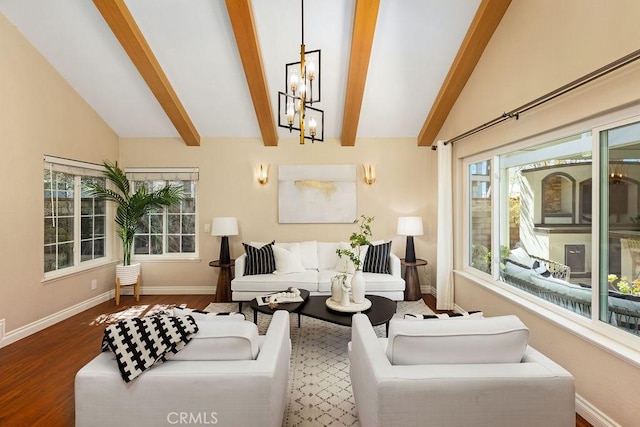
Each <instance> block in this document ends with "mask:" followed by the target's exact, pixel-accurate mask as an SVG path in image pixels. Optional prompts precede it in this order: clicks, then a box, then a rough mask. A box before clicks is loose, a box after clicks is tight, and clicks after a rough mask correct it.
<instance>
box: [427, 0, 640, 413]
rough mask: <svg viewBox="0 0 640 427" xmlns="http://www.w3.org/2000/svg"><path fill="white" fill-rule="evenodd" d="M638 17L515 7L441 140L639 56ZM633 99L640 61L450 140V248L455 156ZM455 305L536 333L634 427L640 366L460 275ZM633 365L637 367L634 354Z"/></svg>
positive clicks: (458, 194)
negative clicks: (510, 317)
mask: <svg viewBox="0 0 640 427" xmlns="http://www.w3.org/2000/svg"><path fill="white" fill-rule="evenodd" d="M638 16H640V2H637V1H635V0H612V1H602V0H590V1H584V0H566V1H561V2H558V1H555V0H537V1H524V0H514V1H513V2H512V3H511V5H510V7H509V9H508V10H507V13H506V15H505V16H504V18H503V20H502V22H501V23H500V26H499V27H498V29H497V31H496V32H495V34H494V36H493V38H492V39H491V42H490V43H489V45H488V46H487V49H486V51H485V53H484V55H483V57H482V58H481V60H480V62H479V63H478V65H477V67H476V69H475V70H474V73H473V75H472V76H471V78H470V79H469V81H468V83H467V85H466V87H465V88H464V91H463V92H462V94H461V96H460V97H459V99H458V101H457V103H456V105H455V106H454V108H453V110H452V112H451V114H450V116H449V117H448V119H447V121H446V123H445V125H444V127H443V129H442V131H441V132H440V134H439V136H438V139H448V138H452V137H454V136H456V135H458V134H460V133H462V132H464V131H466V130H468V129H471V128H473V127H475V126H478V125H480V124H482V123H484V122H486V121H488V120H491V119H493V118H495V117H498V116H499V115H500V114H502V112H503V111H509V110H511V109H514V108H516V107H519V106H521V105H523V104H525V103H526V102H528V101H531V100H533V99H535V98H537V97H538V96H541V95H543V94H545V93H548V92H550V91H552V90H553V89H555V88H557V87H560V86H562V85H563V84H565V83H568V82H570V81H572V80H574V79H576V78H578V77H581V76H583V75H585V74H587V73H589V72H591V71H593V70H595V69H597V68H599V67H602V66H604V65H606V64H608V63H610V62H612V61H614V60H616V59H618V58H620V57H622V56H624V55H626V54H628V53H631V52H633V51H635V50H636V49H638V47H639V46H638V40H640V26H638V25H637V17H638ZM639 94H640V64H633V65H630V66H628V67H626V68H624V69H622V70H619V71H617V72H615V73H613V74H610V75H609V76H607V77H604V78H603V79H601V80H598V81H597V82H595V83H592V84H590V85H588V86H585V87H583V88H581V89H579V90H578V91H576V92H574V93H571V94H569V95H565V96H563V97H561V98H558V99H557V100H555V101H553V102H551V103H549V104H546V105H545V106H542V107H540V108H538V109H536V110H533V111H531V112H528V113H525V114H523V115H522V116H521V117H520V119H519V120H517V121H516V120H511V121H508V122H505V123H503V124H500V125H498V126H495V127H494V128H492V129H491V130H488V131H485V132H482V133H479V134H477V135H474V136H473V137H470V138H467V139H465V140H462V141H460V142H458V143H456V144H455V145H454V159H456V160H454V171H455V172H454V173H455V184H454V188H455V193H454V200H455V201H454V204H455V207H454V210H455V214H454V215H455V227H454V228H455V235H456V238H455V241H456V242H460V241H461V238H462V236H463V230H464V224H463V220H462V218H463V213H464V212H463V206H464V204H463V194H462V189H463V182H462V180H461V176H462V171H461V159H463V158H464V157H466V156H470V155H473V154H476V153H480V152H482V151H484V150H488V149H491V148H496V147H498V146H502V145H505V144H508V143H511V142H515V141H518V140H520V139H522V138H527V137H532V136H535V135H537V134H540V133H543V132H549V131H552V130H554V129H557V128H558V127H562V126H566V125H567V124H571V123H574V122H576V121H580V120H584V119H586V118H589V117H591V116H594V115H599V114H604V113H606V112H611V111H612V110H615V109H620V108H622V107H625V106H629V105H630V104H631V105H632V104H638V103H639V101H640V98H639ZM621 118H622V117H621ZM433 176H434V179H435V175H433ZM432 214H433V215H435V211H433V212H432ZM455 265H456V268H458V269H460V268H461V267H462V245H460V244H458V245H456V247H455ZM455 301H456V303H457V304H458V305H460V306H461V307H463V308H466V309H482V310H484V311H485V313H487V314H490V315H497V314H504V313H514V314H517V315H518V316H520V317H521V318H522V319H523V320H524V321H525V323H526V324H527V325H528V326H529V327H530V329H531V331H532V344H533V345H534V346H536V347H537V348H538V349H540V350H541V351H542V352H544V353H546V354H547V355H549V356H550V357H552V358H553V359H555V360H557V361H558V362H560V363H561V364H562V365H563V366H564V367H566V368H567V369H569V370H570V371H571V372H572V373H573V375H574V376H575V378H576V386H577V393H578V394H579V395H580V396H581V397H582V398H584V399H586V401H587V402H590V404H592V405H594V406H595V407H596V408H597V409H598V410H600V411H602V412H603V413H604V414H605V416H608V417H610V419H612V420H615V421H616V422H618V423H620V424H621V425H636V424H637V405H636V404H635V398H634V396H635V395H636V393H637V388H638V384H640V369H639V368H638V366H637V365H635V364H631V363H629V362H626V361H625V360H623V359H621V358H619V357H616V356H615V355H614V354H612V353H611V352H608V351H605V350H603V349H601V348H600V347H597V346H595V345H594V344H592V343H590V342H589V341H587V340H585V339H584V338H581V337H580V336H578V335H575V334H573V333H571V332H569V331H567V330H566V329H564V328H561V327H559V326H558V325H557V324H556V323H554V322H551V321H550V320H547V319H546V318H543V317H541V316H539V315H536V314H535V313H534V312H532V311H530V310H528V309H526V308H525V307H523V306H521V305H518V304H515V303H513V302H510V301H509V300H508V299H507V298H505V297H503V296H501V295H500V294H497V293H495V292H492V291H490V290H487V289H486V288H484V287H482V286H481V285H479V284H478V283H476V281H474V280H472V279H470V278H469V276H466V275H462V274H456V286H455ZM631 340H633V343H631V345H632V346H633V347H635V348H639V347H640V343H639V342H638V340H639V339H638V338H637V337H632V336H629V341H631ZM636 358H637V360H640V354H636ZM581 410H582V409H581ZM593 414H594V412H591V413H590V414H589V416H590V417H591V416H593ZM594 421H595V420H594Z"/></svg>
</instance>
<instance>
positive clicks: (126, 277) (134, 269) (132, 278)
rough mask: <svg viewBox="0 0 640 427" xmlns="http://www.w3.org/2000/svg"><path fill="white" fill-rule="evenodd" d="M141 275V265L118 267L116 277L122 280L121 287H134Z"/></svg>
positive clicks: (119, 265)
mask: <svg viewBox="0 0 640 427" xmlns="http://www.w3.org/2000/svg"><path fill="white" fill-rule="evenodd" d="M139 275H140V263H135V264H131V265H122V264H118V265H116V277H118V278H119V279H120V286H126V285H133V284H134V283H136V282H137V281H138V276H139Z"/></svg>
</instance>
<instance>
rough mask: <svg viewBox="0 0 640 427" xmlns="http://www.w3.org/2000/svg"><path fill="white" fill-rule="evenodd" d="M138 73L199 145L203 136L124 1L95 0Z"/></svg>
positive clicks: (185, 137) (175, 123)
mask: <svg viewBox="0 0 640 427" xmlns="http://www.w3.org/2000/svg"><path fill="white" fill-rule="evenodd" d="M93 3H94V4H95V5H96V8H97V9H98V11H100V13H101V14H102V17H103V18H104V20H105V21H106V23H107V25H109V27H110V28H111V31H113V34H114V35H115V36H116V38H117V39H118V41H119V42H120V44H121V45H122V47H123V48H124V50H125V52H126V53H127V55H129V58H131V61H132V62H133V64H134V65H135V66H136V68H137V69H138V72H139V73H140V75H141V76H142V78H143V79H144V81H145V82H146V83H147V86H149V89H151V92H152V93H153V94H154V95H155V97H156V99H157V100H158V102H159V103H160V106H161V107H162V109H163V110H164V111H165V113H167V116H168V117H169V120H171V123H173V126H175V128H176V130H177V131H178V133H179V134H180V136H181V137H182V139H183V140H184V142H185V144H187V145H190V146H198V145H200V135H199V134H198V131H197V130H196V128H195V126H194V125H193V123H192V122H191V119H190V118H189V115H188V114H187V112H186V110H185V109H184V107H183V106H182V103H181V102H180V99H179V98H178V95H176V93H175V91H174V90H173V87H172V86H171V83H169V79H167V76H166V75H165V74H164V71H163V70H162V67H160V64H159V63H158V60H157V59H156V57H155V55H154V54H153V51H152V50H151V48H150V47H149V44H148V43H147V41H146V39H145V38H144V36H143V35H142V32H141V31H140V28H139V27H138V24H137V23H136V21H135V20H134V19H133V16H132V15H131V12H130V11H129V9H128V8H127V6H126V4H125V3H124V0H93Z"/></svg>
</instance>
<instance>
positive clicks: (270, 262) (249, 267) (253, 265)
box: [242, 240, 276, 276]
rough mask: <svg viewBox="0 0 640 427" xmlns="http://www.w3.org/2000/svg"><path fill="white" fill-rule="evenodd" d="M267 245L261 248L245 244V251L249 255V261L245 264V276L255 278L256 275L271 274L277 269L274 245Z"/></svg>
mask: <svg viewBox="0 0 640 427" xmlns="http://www.w3.org/2000/svg"><path fill="white" fill-rule="evenodd" d="M274 243H275V240H274V241H273V242H271V243H267V244H266V245H264V246H262V247H261V248H256V247H255V246H251V245H247V244H246V243H243V244H242V246H244V251H245V252H246V253H247V260H246V262H245V264H244V275H245V276H253V275H256V274H271V273H273V272H274V271H275V269H276V259H275V257H274V256H273V244H274Z"/></svg>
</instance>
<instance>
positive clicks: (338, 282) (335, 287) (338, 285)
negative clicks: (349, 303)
mask: <svg viewBox="0 0 640 427" xmlns="http://www.w3.org/2000/svg"><path fill="white" fill-rule="evenodd" d="M331 299H332V300H334V301H335V302H337V303H341V302H342V278H341V277H339V276H335V277H332V278H331Z"/></svg>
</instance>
